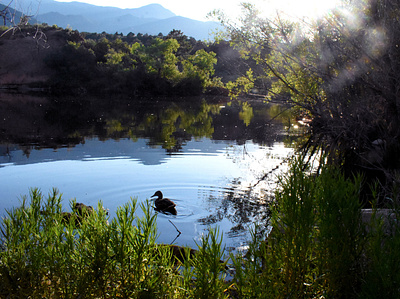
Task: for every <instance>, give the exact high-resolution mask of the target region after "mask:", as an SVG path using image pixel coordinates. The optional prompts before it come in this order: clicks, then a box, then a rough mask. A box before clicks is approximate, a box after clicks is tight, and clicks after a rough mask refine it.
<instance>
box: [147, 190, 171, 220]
mask: <svg viewBox="0 0 400 299" xmlns="http://www.w3.org/2000/svg"><path fill="white" fill-rule="evenodd" d="M155 196H157V198H155V199H152V200H155V201H154V204H155V205H156V208H155V210H156V211H158V212H163V213H171V214H172V215H176V214H177V212H176V209H175V207H176V204H175V203H174V202H173V201H172V200H170V199H169V198H163V194H162V192H161V191H157V192H156V193H154V195H152V196H151V197H155Z"/></svg>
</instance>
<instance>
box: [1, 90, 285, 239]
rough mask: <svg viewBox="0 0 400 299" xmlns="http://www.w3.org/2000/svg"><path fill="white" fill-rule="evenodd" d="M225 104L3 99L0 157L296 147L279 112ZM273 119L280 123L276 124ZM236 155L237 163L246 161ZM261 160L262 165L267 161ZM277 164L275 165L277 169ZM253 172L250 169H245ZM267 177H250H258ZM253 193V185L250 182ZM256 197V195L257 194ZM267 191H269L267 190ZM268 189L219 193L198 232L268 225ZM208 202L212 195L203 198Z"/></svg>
mask: <svg viewBox="0 0 400 299" xmlns="http://www.w3.org/2000/svg"><path fill="white" fill-rule="evenodd" d="M226 100H227V99H215V98H213V99H211V100H210V99H209V98H196V99H193V98H191V99H189V98H187V99H176V101H175V102H172V101H171V99H168V101H166V100H165V99H158V98H151V99H141V100H131V99H124V98H110V99H95V98H40V97H34V96H15V95H2V97H1V100H0V119H2V120H3V121H2V122H1V123H0V131H1V133H2V134H1V135H0V144H1V148H2V152H1V153H0V155H2V156H3V157H6V156H7V154H9V152H10V148H16V147H18V148H19V149H22V150H23V151H24V153H25V155H26V156H29V154H30V152H31V151H32V150H38V149H42V148H54V149H57V148H62V147H74V146H76V145H77V144H81V143H85V139H87V138H94V137H96V138H99V139H100V140H108V139H114V140H119V139H129V140H132V141H133V142H135V141H136V140H138V139H139V138H146V140H148V141H147V142H148V145H149V146H150V147H162V148H163V149H164V150H165V151H166V153H167V154H176V153H179V152H180V151H182V149H183V148H184V147H185V145H186V143H187V142H188V141H191V140H193V139H194V140H200V139H201V138H208V139H211V140H213V141H215V142H218V141H222V140H232V141H235V142H236V143H237V144H239V145H240V144H242V145H245V144H246V141H248V140H251V141H253V143H255V144H259V145H263V146H266V147H269V146H271V147H272V145H273V144H274V143H275V142H277V141H281V142H282V141H283V142H286V143H288V144H290V143H292V142H293V139H292V138H291V137H290V135H288V134H287V132H286V131H285V128H286V129H288V128H289V129H290V128H291V127H292V126H291V124H292V123H293V120H292V118H293V117H292V115H291V114H290V113H289V112H288V111H286V112H284V113H282V111H285V109H283V107H282V106H281V105H271V104H265V103H263V102H262V101H253V102H241V101H235V102H229V101H228V102H227V101H226ZM277 116H278V117H277ZM243 149H244V150H243V154H242V156H241V155H233V156H232V159H238V161H234V162H235V163H241V161H240V160H241V159H242V160H243V156H245V155H246V152H245V146H244V147H243ZM264 158H265V157H264ZM279 161H280V160H277V163H279ZM249 167H252V166H249ZM251 170H252V171H253V169H251ZM268 171H270V169H257V170H256V169H254V172H256V174H257V176H258V177H260V178H261V177H262V176H263V175H264V174H265V173H266V172H268ZM253 185H254V182H253ZM260 190H261V191H260ZM267 191H268V190H267ZM267 191H266V188H264V189H262V188H258V189H256V188H253V187H252V185H251V184H249V182H242V181H240V180H239V179H234V180H232V181H231V182H230V188H229V189H228V190H224V192H223V196H221V197H219V199H218V200H219V202H217V205H214V206H213V209H212V211H210V215H208V216H207V217H203V218H202V219H200V222H201V223H202V224H206V225H209V224H214V223H217V222H220V221H222V220H223V219H224V218H225V219H227V220H228V221H230V222H231V223H232V228H231V230H230V232H229V233H230V234H240V233H241V232H243V231H244V230H246V226H247V225H248V224H249V223H252V222H253V221H257V222H259V223H266V220H267V219H268V217H269V209H268V200H269V199H270V196H271V194H268V193H267ZM205 196H207V197H208V200H209V201H212V200H214V199H213V196H214V195H213V194H212V192H210V194H205Z"/></svg>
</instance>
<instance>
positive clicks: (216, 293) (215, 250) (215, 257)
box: [192, 228, 226, 298]
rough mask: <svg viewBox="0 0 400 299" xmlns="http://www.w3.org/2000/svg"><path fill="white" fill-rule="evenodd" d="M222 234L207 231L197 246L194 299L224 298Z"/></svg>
mask: <svg viewBox="0 0 400 299" xmlns="http://www.w3.org/2000/svg"><path fill="white" fill-rule="evenodd" d="M221 244H222V234H220V232H219V229H218V228H215V229H211V228H210V230H209V232H208V234H207V235H203V236H202V238H201V243H200V244H198V247H199V248H198V252H197V254H196V256H195V259H194V263H193V266H194V269H193V274H194V287H193V289H192V291H193V297H194V298H224V297H225V295H224V290H225V288H226V286H225V284H224V278H225V274H223V273H224V269H225V266H226V263H225V262H222V259H223V251H224V249H223V248H222V245H221Z"/></svg>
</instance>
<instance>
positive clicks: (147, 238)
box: [0, 189, 224, 298]
mask: <svg viewBox="0 0 400 299" xmlns="http://www.w3.org/2000/svg"><path fill="white" fill-rule="evenodd" d="M61 201H62V197H61V195H60V194H59V192H58V190H56V189H54V190H52V191H51V192H50V193H49V195H48V196H47V198H45V197H44V195H43V194H42V192H41V191H40V190H38V189H31V190H30V194H29V199H28V197H26V196H24V197H22V199H21V206H20V207H17V208H13V209H12V210H10V211H7V216H6V217H5V218H4V219H3V221H2V226H1V233H2V243H1V245H2V247H1V252H0V261H1V262H0V281H1V283H0V297H7V298H9V297H10V298H21V297H32V298H38V297H48V298H53V297H62V298H71V297H76V296H78V297H82V298H182V296H189V297H193V296H194V297H197V295H196V294H199V291H198V290H201V291H200V293H203V294H213V295H212V297H214V298H217V297H218V296H217V294H223V284H224V279H223V275H221V274H220V273H221V271H223V270H224V267H223V266H222V265H221V264H220V260H221V258H222V252H223V251H222V248H221V242H222V237H220V234H219V232H218V231H217V230H213V229H211V230H210V232H209V234H207V235H205V236H203V238H202V243H201V247H200V248H199V250H198V253H197V254H195V255H193V254H190V251H189V250H188V252H187V256H186V259H184V262H183V263H182V262H181V261H179V260H178V259H177V258H175V257H174V256H173V251H172V250H171V247H170V246H169V245H164V244H157V243H156V240H157V228H156V214H155V213H154V212H153V209H152V207H151V205H150V203H149V202H148V201H146V202H144V203H141V204H140V205H138V204H137V202H136V200H135V199H131V201H130V202H128V203H126V204H125V205H123V206H122V207H120V208H118V210H117V211H116V217H115V218H114V219H112V221H111V223H108V219H107V215H106V212H105V211H104V209H103V208H102V203H101V202H99V204H98V206H97V208H96V209H93V212H92V213H87V215H86V217H84V218H82V219H80V221H78V222H76V221H75V219H74V218H76V217H77V215H74V214H72V215H71V219H72V221H71V219H70V221H68V222H65V221H64V220H63V212H62V205H61ZM75 203H76V202H75V200H74V201H72V202H71V207H73V206H75ZM138 206H139V207H140V208H141V209H142V211H143V213H144V216H143V217H141V218H140V217H136V214H135V212H136V209H137V207H138ZM180 267H182V268H183V270H182V271H179V269H180ZM181 273H187V274H188V275H185V274H181ZM214 295H215V296H214Z"/></svg>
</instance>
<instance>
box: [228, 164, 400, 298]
mask: <svg viewBox="0 0 400 299" xmlns="http://www.w3.org/2000/svg"><path fill="white" fill-rule="evenodd" d="M361 183H362V178H361V177H354V178H353V179H351V180H350V179H346V178H345V177H344V176H343V175H342V174H341V173H340V171H339V170H338V169H336V168H332V167H328V166H323V167H322V170H321V172H320V173H318V174H316V173H311V172H310V171H309V169H307V167H306V165H304V164H303V161H301V160H296V161H294V162H293V165H292V167H291V169H290V171H289V172H288V173H287V174H286V175H284V176H282V177H281V178H280V188H279V189H278V190H277V191H276V202H275V204H274V206H273V207H271V209H272V218H271V221H270V223H271V226H272V227H273V229H272V231H271V233H270V234H269V236H268V237H267V238H264V237H263V236H261V237H260V234H259V233H258V232H257V226H256V227H255V229H254V231H253V232H252V242H251V243H250V244H249V251H248V254H247V257H246V258H244V257H242V256H233V257H232V260H233V264H234V265H235V268H236V275H235V277H234V280H235V282H236V285H237V289H238V293H239V296H240V297H242V298H399V297H400V295H399V294H400V292H399V290H400V289H399V281H400V280H399V277H400V276H399V270H400V269H399V267H400V266H399V263H398V262H395V260H397V261H399V260H400V250H399V249H400V248H399V245H400V234H399V229H400V228H399V226H398V223H397V222H396V221H395V220H393V221H392V223H391V228H392V229H391V233H390V234H389V235H387V234H385V233H384V230H383V225H382V222H383V220H382V219H380V218H378V217H376V218H374V219H373V221H372V222H371V223H370V224H368V226H369V228H370V230H369V232H367V230H366V225H365V224H364V223H363V221H362V207H361V205H360V203H359V190H360V187H361ZM395 210H396V211H398V209H395ZM396 213H397V215H396V216H397V217H394V218H395V219H399V218H398V216H399V213H398V212H396ZM383 294H385V295H386V296H383ZM382 296H383V297H382Z"/></svg>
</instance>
